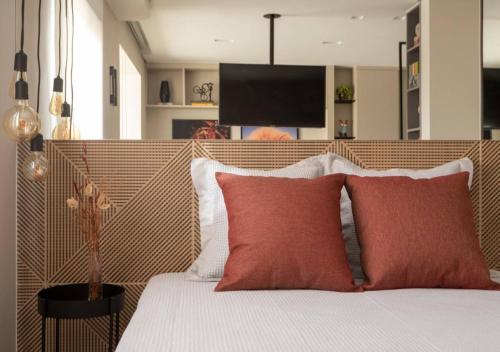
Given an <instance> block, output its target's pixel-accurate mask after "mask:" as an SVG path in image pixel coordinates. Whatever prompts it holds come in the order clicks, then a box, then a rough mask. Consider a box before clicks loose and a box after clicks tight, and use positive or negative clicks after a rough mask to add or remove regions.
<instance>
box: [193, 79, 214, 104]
mask: <svg viewBox="0 0 500 352" xmlns="http://www.w3.org/2000/svg"><path fill="white" fill-rule="evenodd" d="M213 89H214V84H213V83H212V82H207V83H203V84H202V85H201V86H194V87H193V93H195V94H199V96H200V100H199V101H193V102H192V105H214V102H213V101H212V91H213Z"/></svg>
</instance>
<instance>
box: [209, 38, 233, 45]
mask: <svg viewBox="0 0 500 352" xmlns="http://www.w3.org/2000/svg"><path fill="white" fill-rule="evenodd" d="M214 42H215V43H229V44H233V43H234V39H219V38H216V39H214Z"/></svg>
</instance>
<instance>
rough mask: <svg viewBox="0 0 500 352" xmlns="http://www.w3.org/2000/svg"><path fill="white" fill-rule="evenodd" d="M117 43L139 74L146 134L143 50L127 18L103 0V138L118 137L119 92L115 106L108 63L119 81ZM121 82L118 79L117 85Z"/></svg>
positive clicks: (145, 79) (143, 127) (142, 119)
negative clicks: (119, 15) (116, 13)
mask: <svg viewBox="0 0 500 352" xmlns="http://www.w3.org/2000/svg"><path fill="white" fill-rule="evenodd" d="M120 46H121V47H122V48H123V50H124V51H125V52H126V53H127V55H128V56H129V58H130V60H131V61H132V62H133V63H134V65H135V67H136V68H137V70H138V71H139V73H140V74H141V76H142V116H138V118H140V119H141V121H142V135H143V137H145V136H146V93H147V70H146V64H145V62H144V59H143V58H142V54H141V52H140V50H139V46H138V45H137V43H136V41H135V39H134V36H133V35H132V32H131V31H130V29H129V28H128V25H127V23H126V22H121V21H118V20H117V19H116V17H115V15H114V14H113V11H112V10H111V9H110V7H109V5H108V4H107V3H106V2H104V3H103V65H104V69H103V75H104V77H103V84H104V85H103V88H104V89H103V95H104V96H103V110H104V111H103V119H104V121H103V132H104V134H103V138H104V139H119V138H120V106H119V105H120V95H119V94H118V106H112V105H110V104H109V66H114V67H115V68H116V69H117V70H118V82H119V80H120V57H119V48H120ZM119 87H120V84H119V83H118V89H119Z"/></svg>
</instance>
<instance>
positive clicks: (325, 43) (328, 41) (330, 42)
mask: <svg viewBox="0 0 500 352" xmlns="http://www.w3.org/2000/svg"><path fill="white" fill-rule="evenodd" d="M321 44H323V45H332V44H337V45H342V44H344V42H343V41H342V40H337V41H336V42H334V41H331V40H324V41H322V42H321Z"/></svg>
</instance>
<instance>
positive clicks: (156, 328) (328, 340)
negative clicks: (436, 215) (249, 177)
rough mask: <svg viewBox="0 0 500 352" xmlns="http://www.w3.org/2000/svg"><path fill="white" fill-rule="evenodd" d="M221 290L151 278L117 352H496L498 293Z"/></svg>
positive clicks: (173, 277) (499, 342) (175, 277)
mask: <svg viewBox="0 0 500 352" xmlns="http://www.w3.org/2000/svg"><path fill="white" fill-rule="evenodd" d="M496 280H497V281H500V277H498V276H497V277H496ZM215 284H216V283H214V282H211V283H207V282H193V281H186V280H185V279H184V274H163V275H159V276H156V277H154V278H153V279H152V280H151V281H150V282H149V284H148V285H147V287H146V289H145V291H144V293H143V295H142V297H141V299H140V301H139V304H138V307H137V311H136V312H135V314H134V316H133V317H132V320H131V322H130V324H129V325H128V327H127V329H126V330H125V333H124V334H123V337H122V339H121V341H120V344H119V346H118V349H117V351H118V352H146V351H147V352H167V351H173V352H185V351H204V352H215V351H217V352H219V351H228V352H238V351H258V352H267V351H269V352H271V351H272V352H279V351H287V352H292V351H297V352H298V351H300V352H303V351H384V352H391V351H398V352H400V351H402V352H410V351H453V352H460V351H478V352H488V351H500V292H498V291H477V290H444V289H427V290H424V289H407V290H392V291H373V292H364V293H337V292H323V291H310V290H293V291H239V292H221V293H215V292H213V288H214V286H215Z"/></svg>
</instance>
